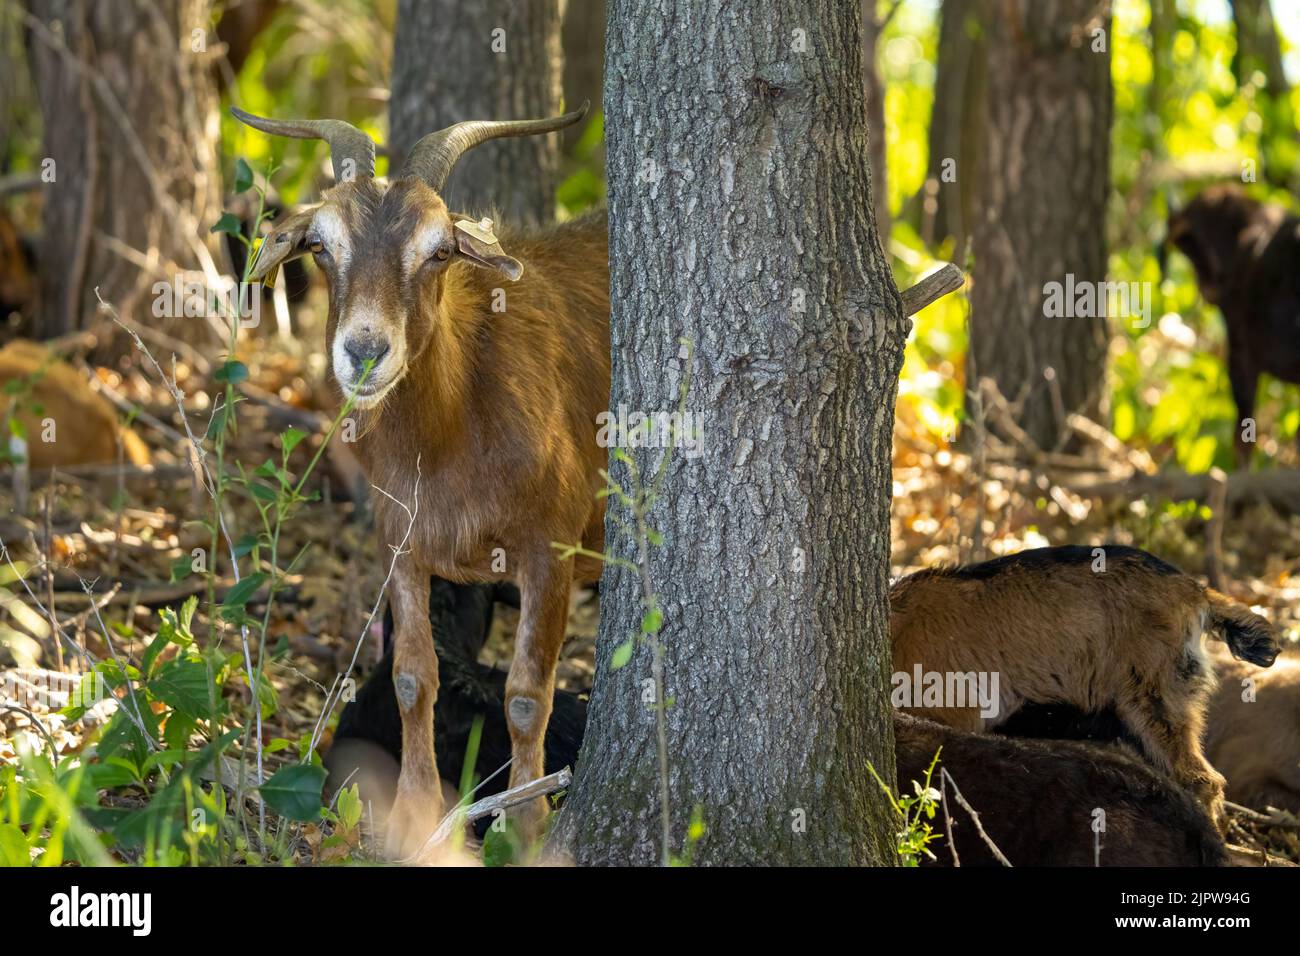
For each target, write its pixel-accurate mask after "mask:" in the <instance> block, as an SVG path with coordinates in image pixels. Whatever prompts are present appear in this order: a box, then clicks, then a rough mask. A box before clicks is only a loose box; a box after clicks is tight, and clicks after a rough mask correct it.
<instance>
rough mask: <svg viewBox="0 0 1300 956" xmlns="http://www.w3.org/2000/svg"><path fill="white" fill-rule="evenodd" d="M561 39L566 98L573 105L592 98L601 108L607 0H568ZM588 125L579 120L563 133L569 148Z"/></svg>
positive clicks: (568, 150)
mask: <svg viewBox="0 0 1300 956" xmlns="http://www.w3.org/2000/svg"><path fill="white" fill-rule="evenodd" d="M561 42H562V44H563V47H564V71H563V72H564V76H563V83H564V102H565V103H567V104H569V108H570V109H572V108H573V107H574V106H576V105H577V104H579V103H581V102H582V101H583V100H591V105H592V110H593V111H595V110H599V109H600V102H601V95H600V93H601V87H602V85H603V83H604V75H605V0H567V2H566V3H565V4H564V25H563V27H562V32H561ZM591 121H592V120H591V119H590V118H589V119H588V122H591ZM586 128H587V124H586V123H579V124H577V125H576V126H569V127H566V128H565V129H564V131H563V132H561V133H560V142H561V143H563V145H564V150H565V152H571V151H572V150H573V147H574V145H575V144H576V143H577V142H578V140H579V139H581V138H582V133H583V131H584V130H585V129H586Z"/></svg>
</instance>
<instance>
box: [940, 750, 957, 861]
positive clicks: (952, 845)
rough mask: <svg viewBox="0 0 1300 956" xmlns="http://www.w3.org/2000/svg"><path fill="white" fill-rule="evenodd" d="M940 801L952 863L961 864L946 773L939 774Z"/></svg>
mask: <svg viewBox="0 0 1300 956" xmlns="http://www.w3.org/2000/svg"><path fill="white" fill-rule="evenodd" d="M939 803H940V804H942V806H943V827H944V832H945V833H946V834H948V850H949V851H950V852H951V853H952V865H953V866H961V857H959V856H958V855H957V839H956V834H954V833H953V832H952V816H951V815H950V814H949V813H948V781H947V775H946V774H943V773H941V774H939Z"/></svg>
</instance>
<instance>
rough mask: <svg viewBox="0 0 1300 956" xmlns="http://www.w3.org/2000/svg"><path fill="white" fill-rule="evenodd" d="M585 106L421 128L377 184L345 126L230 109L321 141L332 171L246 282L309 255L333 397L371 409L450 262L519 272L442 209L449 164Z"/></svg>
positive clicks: (480, 234) (565, 120) (438, 292)
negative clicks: (324, 293)
mask: <svg viewBox="0 0 1300 956" xmlns="http://www.w3.org/2000/svg"><path fill="white" fill-rule="evenodd" d="M587 105H588V104H587V103H583V104H582V106H581V107H580V108H579V109H578V110H576V111H574V112H572V113H566V114H565V115H563V116H557V117H553V118H550V119H539V120H511V121H505V122H486V121H482V122H480V121H475V122H466V123H457V124H456V125H454V126H449V127H448V128H446V129H444V130H440V131H438V132H436V133H430V134H429V135H427V136H425V137H424V138H423V139H421V140H419V142H417V143H416V144H415V145H414V146H413V147H412V148H411V152H410V155H409V156H408V157H407V160H406V164H405V165H404V166H403V167H402V171H401V174H400V175H399V176H397V177H396V178H393V179H391V180H390V181H389V182H388V183H381V182H379V181H377V180H376V179H375V177H374V172H375V144H374V141H373V140H371V139H370V137H369V136H367V135H366V134H365V133H363V132H362V131H361V130H359V129H357V128H356V127H354V126H352V125H350V124H348V123H345V122H343V121H341V120H269V119H263V118H262V117H258V116H253V115H251V114H249V113H245V112H244V111H243V110H239V109H235V110H233V113H234V114H235V116H236V117H237V118H238V119H239V120H240V121H242V122H244V123H247V124H248V125H249V126H252V127H254V128H255V129H259V130H262V131H263V132H266V133H273V134H276V135H279V136H294V137H298V138H301V139H323V140H325V141H327V142H328V143H329V146H330V156H331V159H332V161H333V164H334V170H335V174H336V177H337V182H336V184H335V185H334V186H333V187H332V188H331V189H329V190H328V191H327V192H325V194H324V195H323V196H321V201H320V203H319V204H318V205H315V206H312V207H310V208H308V209H304V210H302V211H301V212H298V213H295V214H294V215H291V216H289V217H287V218H285V219H283V220H281V221H279V222H276V223H275V224H274V225H273V228H272V230H271V233H270V235H269V236H268V237H267V238H266V241H265V242H263V244H262V247H261V250H260V251H259V253H258V257H257V262H256V263H255V265H254V267H253V271H252V272H251V274H250V276H249V278H250V279H252V280H261V279H263V278H265V277H266V276H267V275H269V274H270V273H271V272H272V271H273V270H274V269H275V268H276V267H277V266H279V265H280V264H281V263H283V262H285V261H287V260H288V259H291V258H293V257H295V256H300V255H305V254H307V253H311V254H312V255H313V256H314V257H315V259H316V263H317V265H318V266H320V268H321V269H322V271H324V273H325V275H326V277H327V278H328V280H329V288H330V310H329V323H328V325H327V327H326V328H327V333H326V348H327V350H328V354H329V359H330V371H331V373H332V375H333V377H334V379H335V380H336V381H337V383H338V385H339V387H340V388H341V389H342V390H343V391H344V393H348V392H350V391H352V390H353V389H357V405H358V407H360V408H363V409H364V408H370V407H374V406H376V405H378V404H379V402H380V401H382V399H383V397H384V396H385V395H386V394H387V393H388V392H389V390H390V389H392V387H393V386H394V385H396V384H397V383H398V382H399V381H400V380H401V378H402V376H403V375H404V374H405V372H406V369H407V368H408V367H409V365H410V363H411V361H412V360H413V359H414V358H416V357H417V356H418V355H420V353H421V352H423V351H424V349H425V348H426V347H427V346H428V344H429V342H430V339H431V338H432V333H433V331H434V323H435V322H436V321H438V317H439V309H438V308H437V305H438V303H439V301H440V300H441V296H442V292H443V288H444V285H445V280H446V273H447V269H448V267H449V266H451V265H452V264H453V263H455V262H466V263H470V264H472V265H474V266H478V267H480V268H484V269H494V270H496V271H498V272H500V273H502V274H503V275H505V276H506V277H507V278H508V279H510V280H512V281H513V280H515V279H518V278H519V276H520V275H521V274H522V272H523V265H522V264H521V263H520V262H519V261H518V260H517V259H514V258H512V257H511V256H509V255H507V254H506V253H505V252H504V251H503V250H502V249H501V246H500V243H498V242H497V240H496V237H495V235H494V234H493V233H492V230H491V226H490V223H487V224H483V223H474V222H470V221H467V220H462V219H459V218H458V217H455V216H453V214H452V213H451V212H450V211H449V210H448V209H447V204H446V203H445V202H443V200H442V197H441V196H440V195H439V193H440V192H441V191H442V188H443V185H444V183H445V182H446V181H447V177H448V175H450V173H451V171H452V169H453V168H454V167H455V165H456V161H457V160H458V159H459V158H460V157H461V155H462V154H463V153H465V151H466V150H469V149H471V148H473V147H475V146H477V145H478V144H480V143H483V142H486V141H487V140H489V139H497V138H499V137H504V136H529V135H534V134H539V133H549V132H552V131H554V130H558V129H563V128H564V127H566V126H569V125H571V124H573V123H576V122H578V121H579V120H581V119H582V118H583V116H585V115H586V112H587ZM367 364H369V366H370V371H369V374H368V375H366V376H365V381H364V383H362V384H361V386H360V388H358V387H357V385H358V383H359V382H361V379H362V376H363V374H364V372H365V368H366V366H367Z"/></svg>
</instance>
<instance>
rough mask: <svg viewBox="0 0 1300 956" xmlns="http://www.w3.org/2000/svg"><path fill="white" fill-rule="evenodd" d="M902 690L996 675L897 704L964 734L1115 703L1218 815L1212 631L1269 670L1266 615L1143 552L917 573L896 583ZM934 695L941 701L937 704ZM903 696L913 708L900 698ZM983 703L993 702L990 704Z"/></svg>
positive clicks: (1030, 554)
mask: <svg viewBox="0 0 1300 956" xmlns="http://www.w3.org/2000/svg"><path fill="white" fill-rule="evenodd" d="M890 632H891V637H892V641H893V663H894V669H895V671H896V672H898V673H897V674H896V675H895V690H896V692H897V691H898V685H899V682H900V681H901V680H904V679H910V677H907V678H900V676H899V675H910V674H912V673H913V672H916V671H920V672H921V673H928V674H937V675H941V679H942V678H943V677H947V679H948V680H949V681H950V682H951V680H952V676H951V675H958V676H960V675H972V678H971V679H970V680H968V681H967V683H968V684H970V685H971V686H973V681H974V679H975V678H977V677H979V676H987V677H990V678H992V679H991V680H990V681H989V683H991V684H992V683H993V682H994V681H996V685H995V686H996V698H997V699H996V700H995V701H993V702H992V704H993V706H992V707H991V708H986V709H985V710H984V711H983V712H982V711H981V705H980V703H978V702H972V701H970V700H969V699H968V700H965V701H954V700H952V699H939V698H937V697H936V699H935V700H929V699H926V700H921V701H920V704H921V706H903V707H902V709H905V710H907V711H908V712H909V713H914V714H916V715H918V716H922V717H927V718H929V719H931V720H935V721H938V722H939V723H942V724H946V725H948V726H950V727H955V728H957V729H959V730H970V731H980V730H986V729H990V728H993V727H996V726H997V725H998V724H999V723H1001V722H1002V721H1004V720H1006V719H1007V718H1008V717H1010V716H1011V715H1012V714H1014V713H1015V711H1016V710H1017V709H1018V708H1019V707H1021V706H1022V705H1025V704H1051V703H1056V704H1069V705H1071V706H1073V707H1076V708H1078V709H1079V710H1081V711H1083V712H1085V713H1098V712H1103V711H1107V710H1113V711H1114V713H1115V714H1116V715H1117V716H1118V717H1119V719H1120V720H1121V721H1122V722H1123V723H1124V725H1125V726H1126V727H1127V728H1128V730H1129V731H1130V732H1131V733H1132V734H1133V735H1134V736H1135V737H1136V738H1137V739H1138V741H1139V742H1140V744H1141V746H1142V749H1143V751H1144V752H1145V755H1146V756H1147V757H1148V758H1149V759H1150V760H1151V762H1152V763H1153V764H1155V765H1156V766H1157V767H1158V768H1160V769H1162V770H1164V771H1166V772H1169V773H1171V774H1172V775H1173V777H1174V779H1175V780H1177V781H1178V782H1180V783H1182V784H1183V785H1184V786H1186V787H1188V788H1189V789H1190V790H1191V791H1192V792H1193V793H1194V794H1196V795H1197V797H1199V798H1200V799H1201V800H1202V802H1204V803H1205V805H1206V807H1207V808H1208V809H1209V810H1210V812H1211V814H1212V815H1213V816H1214V818H1215V820H1216V822H1218V823H1220V825H1222V823H1223V789H1224V780H1223V777H1222V776H1221V775H1220V774H1219V773H1218V772H1217V771H1216V770H1215V769H1214V767H1212V766H1211V765H1210V763H1209V762H1208V761H1207V760H1206V759H1205V756H1204V754H1203V753H1202V750H1201V734H1202V730H1203V727H1204V720H1205V712H1206V705H1207V701H1208V698H1209V696H1210V693H1211V690H1212V688H1213V686H1214V675H1213V670H1212V668H1211V666H1210V664H1209V663H1208V661H1207V659H1206V656H1205V649H1204V644H1203V641H1202V635H1203V634H1204V633H1206V632H1209V633H1210V634H1212V635H1214V636H1215V637H1217V638H1218V639H1220V640H1224V641H1226V642H1227V644H1228V646H1229V647H1230V648H1231V649H1232V652H1233V654H1234V655H1236V656H1238V657H1241V658H1244V659H1245V660H1247V661H1250V662H1251V663H1252V664H1258V665H1260V666H1262V667H1268V666H1269V665H1271V664H1272V663H1273V659H1274V658H1275V657H1276V656H1277V654H1278V647H1277V644H1276V642H1275V641H1274V639H1273V635H1272V629H1271V627H1270V625H1269V623H1268V622H1267V621H1266V620H1265V619H1264V618H1262V617H1260V616H1259V615H1257V614H1254V613H1252V612H1251V611H1250V610H1249V609H1248V608H1245V607H1243V606H1242V605H1240V604H1237V603H1235V602H1233V601H1231V600H1229V599H1228V598H1226V597H1224V596H1223V595H1222V594H1219V593H1218V592H1217V591H1213V590H1210V589H1209V588H1206V587H1203V586H1202V585H1201V584H1199V583H1198V582H1197V581H1196V580H1195V579H1193V578H1191V577H1190V576H1188V575H1186V574H1183V573H1182V572H1181V571H1179V570H1178V569H1177V568H1175V567H1173V566H1172V565H1170V564H1166V563H1165V562H1164V561H1161V560H1160V559H1158V558H1156V557H1154V556H1153V555H1150V554H1147V553H1146V552H1145V551H1140V550H1138V549H1136V548H1128V547H1122V546H1118V545H1107V546H1104V547H1099V548H1085V547H1060V548H1039V549H1035V550H1031V551H1022V552H1020V553H1019V554H1013V555H1009V556H1007V557H1002V558H997V559H995V560H993V561H986V562H984V563H982V564H973V565H967V566H964V567H955V568H943V569H932V570H925V571H920V572H918V573H916V574H913V575H910V576H908V577H905V578H903V579H901V580H899V581H898V582H896V583H895V584H894V585H893V586H892V587H891V589H890ZM936 702H937V706H933V704H935V703H936ZM895 703H896V704H902V705H907V704H909V703H910V704H913V705H914V704H916V703H917V700H915V699H914V700H911V701H907V700H901V701H900V699H899V698H898V697H897V694H896V699H895ZM984 703H985V704H987V703H989V702H987V701H986V702H984Z"/></svg>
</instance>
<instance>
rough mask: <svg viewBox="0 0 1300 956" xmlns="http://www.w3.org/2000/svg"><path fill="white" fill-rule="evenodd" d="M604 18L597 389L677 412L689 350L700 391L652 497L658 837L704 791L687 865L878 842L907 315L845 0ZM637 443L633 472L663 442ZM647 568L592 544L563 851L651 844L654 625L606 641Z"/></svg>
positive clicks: (625, 857) (617, 472)
mask: <svg viewBox="0 0 1300 956" xmlns="http://www.w3.org/2000/svg"><path fill="white" fill-rule="evenodd" d="M608 18H609V29H608V34H607V45H606V58H605V62H606V71H605V90H606V95H605V105H606V109H607V113H606V133H607V150H608V156H609V165H608V168H609V173H610V216H611V219H612V221H613V222H615V223H616V224H617V225H616V227H615V228H614V229H612V230H611V234H610V241H611V248H610V251H611V256H610V261H611V288H612V292H613V315H612V337H613V360H614V369H613V383H614V384H613V395H612V397H611V407H614V408H617V407H619V406H621V405H626V406H627V407H628V408H629V409H641V410H646V411H653V410H671V409H673V408H675V407H676V405H677V401H678V398H677V396H678V391H679V389H680V387H681V385H682V383H683V377H684V376H686V375H687V374H688V373H689V374H690V375H691V377H692V383H691V387H690V393H689V396H688V401H687V404H688V406H689V408H690V409H693V410H707V414H705V415H704V417H703V424H702V437H701V440H700V441H701V443H700V445H699V448H700V452H701V453H700V455H699V456H698V457H691V458H687V457H685V456H684V455H683V454H682V453H681V452H680V451H679V452H677V453H676V454H675V455H674V456H673V459H672V464H671V466H670V468H669V469H668V472H667V474H666V476H665V478H664V484H663V486H662V494H661V495H660V497H659V498H658V504H657V505H656V507H654V508H653V510H652V511H651V513H650V515H649V522H650V524H651V525H652V526H653V527H654V528H657V529H659V530H660V531H661V532H662V534H663V544H662V546H661V547H657V548H653V550H652V553H651V555H650V558H649V560H648V564H647V565H646V571H647V573H648V575H649V578H650V580H651V581H652V582H653V583H654V586H655V588H656V589H657V591H658V594H659V602H660V606H661V608H662V612H663V621H664V625H663V626H664V630H663V632H662V635H661V638H662V640H663V642H664V647H665V655H666V656H665V673H666V675H667V676H666V694H667V698H668V700H669V706H668V707H667V710H666V722H667V747H668V753H669V760H668V763H669V774H668V779H667V785H668V794H669V799H670V804H671V808H672V814H671V825H670V828H669V829H670V843H671V849H672V850H673V852H680V851H681V850H682V848H683V841H684V840H685V838H686V834H687V827H688V821H689V820H690V817H691V814H692V811H693V808H696V807H698V808H699V809H700V813H701V816H702V818H703V822H704V824H705V826H706V828H707V829H706V832H705V833H704V834H703V836H702V837H700V839H699V840H698V842H697V843H695V844H694V845H693V847H692V850H691V852H692V854H693V859H694V861H695V862H697V863H726V864H740V863H759V862H762V863H768V864H782V863H808V864H813V863H845V864H848V863H856V864H862V863H874V864H885V863H890V862H892V861H894V860H895V859H896V856H895V853H894V849H893V847H892V842H893V836H892V831H893V822H892V820H891V819H890V816H889V810H888V808H887V805H886V803H885V802H884V800H883V795H882V794H881V792H880V791H879V789H878V788H877V786H876V784H874V783H873V782H872V779H871V774H870V772H869V771H868V766H867V765H868V763H870V764H873V765H874V766H875V767H876V768H877V769H879V770H880V771H881V773H882V775H883V776H884V777H885V778H886V779H890V780H892V777H893V773H892V770H893V763H894V759H893V750H892V747H893V743H892V737H893V734H892V727H891V721H890V710H889V702H888V677H889V672H890V661H889V645H888V634H887V625H888V616H889V607H888V600H887V596H886V587H887V572H888V563H889V495H890V487H891V486H890V443H891V429H892V425H893V408H894V399H895V395H896V388H897V379H898V372H899V368H900V364H901V362H902V355H903V344H904V339H905V337H906V330H907V323H906V321H905V320H904V319H903V317H902V314H901V305H900V302H899V298H898V293H897V290H896V289H895V287H894V284H893V281H892V279H891V278H890V273H889V268H888V265H887V264H886V262H885V259H884V257H883V255H882V253H881V248H880V242H879V238H878V236H877V235H876V230H875V227H874V224H873V221H872V216H871V209H872V189H871V173H870V167H869V163H868V151H867V135H868V133H867V123H866V106H865V103H864V100H863V87H864V83H863V76H862V66H861V64H862V57H861V49H862V30H861V17H860V9H859V7H858V5H856V4H853V5H845V4H843V3H840V2H837V0H785V2H783V3H780V4H775V5H771V6H769V7H768V8H765V10H764V12H763V15H762V16H755V15H754V12H753V11H752V10H751V9H748V8H745V7H743V6H739V5H736V4H732V3H727V2H725V0H703V2H696V3H689V4H688V3H682V2H678V0H655V2H652V3H649V4H647V3H645V2H641V0H614V2H612V3H610V5H609V8H608ZM718 37H726V38H727V41H726V42H725V43H719V42H716V38H718ZM828 64H835V65H836V66H835V68H834V69H828V68H827V65H828ZM831 184H833V188H832V185H831ZM683 338H685V339H688V340H690V341H691V342H693V343H694V347H695V355H694V358H693V360H692V367H691V368H689V369H688V368H687V367H686V363H685V362H684V361H683V357H682V348H683V347H682V346H681V345H680V344H679V343H680V340H681V339H683ZM630 454H631V455H633V456H634V460H636V461H637V462H638V463H639V466H640V468H641V469H642V472H643V473H644V474H647V475H648V474H649V473H651V472H652V471H653V466H654V464H655V462H657V461H658V456H659V455H660V454H661V451H660V450H658V449H640V450H634V451H631V452H630ZM613 475H614V477H615V478H616V479H618V480H621V481H623V482H626V481H627V480H628V473H627V469H626V468H625V467H623V466H622V465H616V466H614V470H613ZM610 508H611V518H610V524H609V525H608V526H607V530H608V534H607V547H609V548H610V549H611V550H612V551H613V552H614V553H615V554H616V555H618V556H620V557H623V558H632V559H635V558H636V556H637V550H636V547H635V544H634V542H633V541H631V540H629V539H628V538H627V537H626V536H624V535H623V534H621V533H619V530H618V527H619V526H618V525H617V524H616V523H615V519H616V518H622V519H624V520H626V519H627V518H628V515H627V513H626V512H625V511H623V512H620V511H619V505H618V504H617V503H615V502H614V501H613V500H611V503H610ZM641 593H642V592H641V583H640V581H638V575H635V574H631V573H628V572H627V571H626V570H625V569H619V568H616V567H614V566H612V565H607V569H606V574H605V577H604V579H603V581H602V587H601V620H600V636H599V641H598V648H597V669H596V680H595V689H594V691H593V695H592V699H591V707H590V711H589V718H588V724H587V735H586V740H585V743H584V746H583V751H582V755H581V758H580V760H579V763H578V777H577V780H576V783H575V785H574V787H573V790H572V792H571V794H570V796H569V798H568V802H567V803H566V804H565V807H564V809H563V811H562V816H561V820H560V822H559V823H558V829H557V831H556V835H555V839H556V842H557V843H559V844H561V845H563V846H565V847H567V848H568V849H570V850H571V851H572V852H573V853H574V854H575V856H576V858H577V859H578V861H579V862H581V863H650V862H654V861H656V860H658V859H659V853H660V848H661V846H662V842H661V838H660V832H661V831H660V801H659V785H660V777H659V771H658V767H659V762H658V759H657V749H656V732H655V710H654V708H653V707H650V706H647V704H646V702H645V700H646V698H645V696H644V695H645V694H646V693H647V685H646V680H647V678H649V676H650V665H649V661H650V659H651V654H650V650H649V649H648V648H647V647H646V646H645V645H642V646H641V647H640V648H639V649H638V650H637V651H636V652H635V653H634V654H633V656H632V657H631V660H630V662H629V663H628V664H627V665H626V666H624V667H622V668H620V669H615V668H614V667H613V666H612V663H611V662H612V658H613V655H614V654H615V652H616V649H617V648H618V647H619V646H621V645H623V644H624V643H625V641H626V640H627V637H628V634H629V632H631V633H637V632H638V631H639V630H640V629H641V625H642V605H641V599H640V595H641ZM650 699H651V701H652V702H653V696H652V697H651V698H650Z"/></svg>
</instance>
